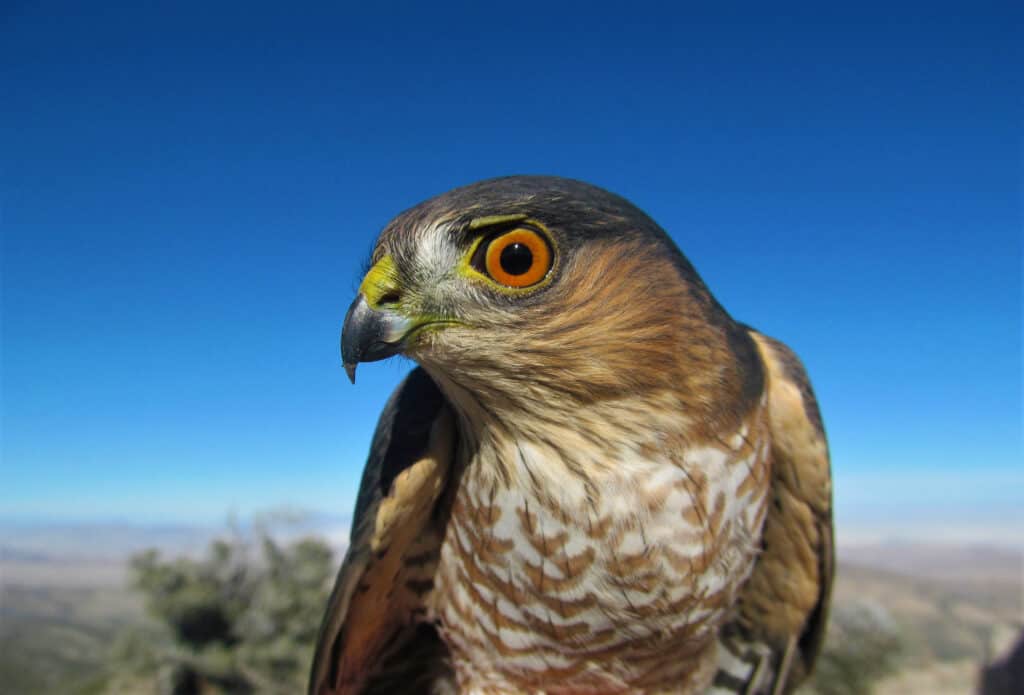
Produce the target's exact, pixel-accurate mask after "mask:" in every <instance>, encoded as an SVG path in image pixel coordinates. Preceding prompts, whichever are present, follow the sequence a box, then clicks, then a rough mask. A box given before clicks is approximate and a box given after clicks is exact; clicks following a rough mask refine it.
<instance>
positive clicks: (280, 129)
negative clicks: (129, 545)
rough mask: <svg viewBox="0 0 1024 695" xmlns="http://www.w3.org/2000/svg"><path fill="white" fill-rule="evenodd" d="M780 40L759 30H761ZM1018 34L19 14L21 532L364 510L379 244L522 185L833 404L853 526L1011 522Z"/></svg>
mask: <svg viewBox="0 0 1024 695" xmlns="http://www.w3.org/2000/svg"><path fill="white" fill-rule="evenodd" d="M758 12H760V10H759V11H758ZM1022 28H1024V26H1022V11H1021V9H1020V6H1019V4H1017V3H1001V4H993V3H973V4H971V5H970V6H969V7H968V6H967V5H966V4H963V5H961V6H960V7H959V8H954V7H952V6H943V5H929V6H928V9H927V10H925V9H923V6H922V9H917V8H912V7H909V6H908V7H907V8H906V9H903V10H900V9H894V8H893V7H892V6H888V5H887V6H885V7H883V6H882V5H878V6H871V5H859V6H858V7H857V8H855V9H854V8H846V9H839V8H834V7H833V8H829V11H828V14H827V16H826V15H825V14H824V13H819V12H815V11H812V10H810V9H804V8H801V7H799V6H790V7H788V8H786V9H777V10H776V11H775V12H772V13H767V11H765V14H758V15H753V14H751V11H750V10H749V9H741V8H739V7H731V8H727V7H725V6H722V7H720V8H717V9H713V10H712V9H709V8H706V7H705V8H702V9H696V8H687V7H685V6H683V4H667V3H666V4H664V5H660V6H658V5H646V4H642V3H640V4H638V3H631V4H629V5H628V6H624V5H621V4H619V5H617V6H616V7H615V8H614V9H612V8H609V9H601V8H599V7H597V6H593V7H592V8H591V9H584V8H583V6H582V5H580V6H578V7H576V8H574V9H570V8H568V7H564V8H563V7H560V6H559V5H558V4H557V3H544V4H536V5H533V4H530V3H516V4H515V5H514V6H509V7H507V8H500V7H497V6H495V7H488V8H484V7H483V4H482V3H465V4H451V5H447V6H446V7H444V8H440V7H435V6H434V4H433V3H420V4H412V3H409V4H401V3H395V4H390V5H388V6H387V8H386V9H379V10H373V9H369V8H366V7H350V6H346V5H344V4H342V3H324V4H309V5H291V6H288V7H287V8H286V7H285V6H283V5H281V4H279V3H275V4H261V3H255V4H253V3H245V4H241V3H240V4H236V5H231V4H230V3H193V2H181V3H127V2H126V3H87V4H85V5H83V4H81V3H70V2H21V3H14V4H13V5H11V4H5V9H4V10H0V83H2V84H3V85H4V97H3V103H4V106H3V108H2V109H0V225H2V233H3V315H2V320H3V324H2V348H3V353H2V365H3V373H2V378H3V382H2V388H3V404H2V405H3V444H2V446H3V462H2V470H0V489H2V490H3V492H2V494H0V517H4V518H20V519H26V518H30V519H62V520H64V519H111V518H119V519H131V520H147V521H150V520H161V521H164V520H169V521H209V520H216V519H219V518H223V516H224V514H225V513H226V511H227V510H229V509H230V510H235V511H238V512H240V513H243V514H245V513H249V512H251V511H254V510H259V509H265V508H267V507H271V506H276V505H281V504H285V505H290V506H293V507H299V508H308V509H313V510H317V511H321V512H328V513H337V514H345V513H347V512H348V511H349V509H350V506H351V503H352V499H353V497H354V493H355V489H356V486H357V485H358V476H359V472H360V470H361V468H362V463H363V457H364V455H365V451H366V448H367V446H368V441H369V437H370V433H371V431H372V428H373V425H374V422H375V419H376V415H377V413H378V412H379V410H380V408H381V406H382V405H383V403H384V401H385V400H386V398H387V395H388V393H389V391H390V389H391V388H392V387H393V386H394V385H395V384H396V383H397V381H398V380H399V379H400V378H401V377H402V375H403V374H404V373H405V371H407V369H408V368H409V364H408V363H407V362H400V361H396V360H393V361H390V362H387V363H383V364H378V365H367V366H365V367H363V368H361V369H360V381H359V384H358V386H355V387H352V386H350V385H349V384H348V382H347V381H346V379H345V376H344V373H343V371H342V369H341V365H340V357H339V354H338V333H339V330H340V326H341V320H342V318H343V316H344V312H345V309H346V308H347V306H348V304H349V302H350V301H351V298H352V295H353V290H354V288H355V286H356V285H357V284H358V278H357V273H358V272H359V270H360V268H361V266H362V263H363V260H364V258H365V256H366V254H367V253H368V251H369V249H370V248H371V245H372V242H373V240H374V238H375V237H376V234H377V232H378V231H379V230H380V229H381V227H382V226H383V225H384V224H385V223H386V222H387V221H388V220H389V219H390V218H391V217H392V216H394V215H395V214H397V213H398V212H399V211H401V210H403V209H404V208H407V207H409V206H411V205H413V204H415V203H416V202H418V201H420V200H422V199H424V198H426V197H428V196H431V195H434V194H436V193H440V192H442V191H444V190H446V189H448V188H451V187H453V186H456V185H459V184H465V183H469V182H471V181H474V180H477V179H481V178H487V177H490V176H497V175H503V174H510V173H550V174H560V175H564V176H572V177H576V178H581V179H585V180H588V181H591V182H593V183H596V184H599V185H602V186H604V187H606V188H609V189H611V190H614V191H616V192H619V193H621V194H623V195H625V196H627V197H628V198H630V199H632V200H633V201H634V202H635V203H637V204H638V205H639V206H640V207H642V208H644V209H645V210H646V211H648V212H649V213H650V214H651V215H652V216H653V217H654V218H655V219H656V220H658V221H659V222H660V223H661V224H662V226H664V227H665V228H666V229H667V230H668V231H669V233H670V234H672V236H673V237H674V238H675V239H676V240H677V242H678V243H679V244H680V247H681V248H682V249H683V251H684V252H685V253H686V254H687V255H688V256H689V258H690V259H691V260H692V261H693V263H694V264H695V265H696V267H697V268H698V270H699V271H700V272H701V274H702V275H703V276H704V278H705V280H706V281H707V282H708V284H709V286H710V287H711V288H712V291H713V292H715V294H716V295H717V296H718V298H719V299H720V301H721V302H722V303H723V304H724V305H725V306H726V308H727V309H728V310H729V311H730V312H731V313H732V314H733V316H735V317H736V318H738V319H740V320H743V321H745V322H748V323H751V324H753V325H755V326H757V327H759V328H760V329H762V330H764V331H766V332H768V333H771V334H773V335H775V336H777V337H779V338H781V339H783V340H784V341H786V342H788V343H789V344H790V345H791V346H793V347H794V348H795V349H796V350H797V351H798V352H799V354H800V355H801V356H802V357H803V359H804V361H805V362H806V364H807V366H808V369H809V370H810V373H811V375H812V378H813V380H814V383H815V386H816V389H817V391H818V395H819V399H820V401H821V404H822V409H823V412H824V416H825V421H826V426H827V428H828V431H829V435H830V439H831V444H832V448H833V465H834V468H835V471H836V480H837V482H836V496H837V508H838V515H839V522H840V523H848V524H850V525H851V526H855V525H857V524H861V525H870V524H876V525H877V524H881V525H882V526H883V527H884V526H885V525H887V524H892V525H894V526H895V525H898V524H900V523H911V522H913V523H917V524H921V525H925V526H927V525H929V524H932V523H933V521H935V520H944V521H949V520H950V519H955V520H957V521H958V522H959V521H962V522H963V523H965V524H970V523H977V524H981V525H985V524H987V525H989V526H992V527H1000V526H1005V525H1006V524H1007V523H1009V519H1010V518H1011V517H1015V518H1016V519H1017V522H1018V523H1019V522H1020V515H1019V509H1020V508H1021V507H1022V504H1021V502H1022V498H1024V474H1022V466H1021V461H1022V450H1021V389H1022V374H1021V335H1022V327H1021V299H1022V288H1021V260H1022V247H1021V192H1022V188H1021V124H1022V115H1024V108H1022V97H1021V95H1022V94H1024V84H1022V82H1024V80H1022V75H1024V70H1022V67H1024V66H1022V51H1021V48H1020V42H1019V37H1020V36H1021V30H1022Z"/></svg>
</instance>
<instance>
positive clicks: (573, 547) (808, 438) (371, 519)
mask: <svg viewBox="0 0 1024 695" xmlns="http://www.w3.org/2000/svg"><path fill="white" fill-rule="evenodd" d="M341 352H342V358H343V362H344V365H345V369H346V370H347V371H348V374H349V377H350V378H351V379H352V380H353V381H354V380H355V368H356V365H357V364H358V363H359V362H369V361H374V360H379V359H383V358H385V357H388V356H391V355H395V354H404V355H406V356H408V357H410V358H412V359H413V360H415V361H416V362H417V363H418V366H417V367H416V368H415V369H414V370H413V371H412V372H411V373H410V374H409V375H408V377H407V378H406V379H405V381H404V382H403V383H402V384H401V385H400V386H399V387H398V389H397V390H396V391H395V393H394V395H393V396H392V397H391V400H390V401H389V402H388V404H387V407H386V408H385V409H384V412H383V413H382V415H381V417H380V421H379V424H378V426H377V430H376V432H375V433H374V436H373V441H372V444H371V446H370V454H369V460H368V462H367V464H366V468H365V471H364V473H363V478H362V484H361V487H360V491H359V495H358V499H357V501H356V506H355V513H354V517H353V523H352V531H351V543H350V546H349V549H348V552H347V554H346V556H345V559H344V561H343V563H342V566H341V569H340V571H339V574H338V578H337V582H336V584H335V587H334V591H333V593H332V595H331V598H330V601H329V604H328V607H327V612H326V615H325V618H324V622H323V625H322V628H321V632H320V637H319V643H318V645H317V649H316V654H315V657H314V662H313V668H312V675H311V680H310V686H309V692H310V693H311V695H342V694H344V695H349V694H355V693H360V694H361V693H395V692H416V693H420V692H433V693H503V694H504V693H547V694H548V695H569V694H570V693H571V694H582V693H704V692H713V693H781V692H789V691H791V690H792V689H793V688H795V687H796V685H797V684H799V683H800V682H801V680H803V679H804V677H805V676H806V675H807V674H808V673H809V672H810V670H811V668H812V665H813V663H814V660H815V657H816V655H817V653H818V651H819V649H820V647H821V642H822V637H823V633H824V627H825V621H826V616H827V612H828V605H829V595H830V587H831V583H832V573H833V569H832V568H833V550H832V521H831V517H832V513H831V498H832V495H831V477H830V471H829V457H828V447H827V443H826V440H825V434H824V430H823V427H822V422H821V417H820V415H819V411H818V405H817V403H816V401H815V397H814V395H813V392H812V391H811V387H810V384H809V382H808V379H807V376H806V374H805V372H804V369H803V367H802V366H801V363H800V361H799V360H798V359H797V357H796V356H795V355H794V354H793V352H791V351H790V350H789V349H788V348H787V347H786V346H785V345H783V344H782V343H780V342H778V341H776V340H773V339H772V338H769V337H767V336H765V335H762V334H761V333H758V332H757V331H755V330H753V329H752V328H750V327H748V326H745V325H743V324H741V323H738V322H736V321H734V320H733V319H732V318H731V317H730V316H729V314H728V313H726V311H725V309H723V308H722V306H721V305H720V304H719V303H718V302H717V301H716V300H715V298H714V297H713V296H712V295H711V293H710V291H709V290H708V288H707V287H706V286H705V284H704V283H703V281H702V280H701V279H700V277H699V276H698V275H697V273H696V271H695V270H694V268H693V266H692V265H691V264H690V263H689V262H688V261H687V259H686V258H685V257H684V256H683V254H682V253H681V252H680V251H679V249H678V248H677V247H676V245H675V244H674V243H673V242H672V240H671V239H670V238H669V236H668V235H667V234H666V233H665V232H664V231H663V230H662V229H661V228H660V227H659V226H658V225H657V224H656V223H655V222H654V221H653V220H652V219H651V218H650V217H648V216H647V215H646V214H644V213H643V212H642V211H641V210H639V209H638V208H636V207H635V206H634V205H632V204H631V203H629V202H628V201H626V200H625V199H623V198H621V197H619V196H617V195H614V194H612V193H609V192H607V191H605V190H602V189H600V188H597V187H595V186H592V185H589V184H586V183H583V182H580V181H574V180H568V179H562V178H555V177H541V176H513V177H505V178H499V179H493V180H488V181H482V182H479V183H476V184H473V185H470V186H466V187H463V188H458V189H455V190H453V191H450V192H448V193H445V194H443V195H440V196H438V197H436V198H433V199H430V200H428V201H426V202H424V203H421V204H420V205H418V206H416V207H414V208H412V209H410V210H407V211H406V212H403V213H402V214H400V215H399V216H398V217H397V218H395V219H394V220H393V221H392V222H391V223H390V224H388V226H387V227H386V228H385V229H384V231H383V232H382V233H381V235H380V238H379V239H378V241H377V244H376V247H375V249H374V251H373V254H372V257H371V262H370V269H369V271H368V272H367V273H366V276H365V278H364V280H363V281H362V285H361V286H360V288H359V293H358V296H357V297H356V299H355V301H354V302H353V304H352V306H351V308H350V309H349V311H348V315H347V316H346V318H345V324H344V328H343V331H342V338H341Z"/></svg>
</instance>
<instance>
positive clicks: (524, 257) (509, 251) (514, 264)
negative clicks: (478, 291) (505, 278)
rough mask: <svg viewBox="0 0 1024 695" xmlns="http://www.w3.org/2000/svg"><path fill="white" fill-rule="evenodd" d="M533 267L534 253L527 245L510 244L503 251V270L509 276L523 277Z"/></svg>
mask: <svg viewBox="0 0 1024 695" xmlns="http://www.w3.org/2000/svg"><path fill="white" fill-rule="evenodd" d="M532 265H533V251H531V250H530V247H528V246H527V245H526V244H520V243H518V242H516V243H514V244H509V245H508V246H506V247H505V248H503V249H502V250H501V269H502V270H504V271H505V272H506V273H508V274H509V275H522V274H523V273H525V272H526V271H527V270H529V269H530V266H532Z"/></svg>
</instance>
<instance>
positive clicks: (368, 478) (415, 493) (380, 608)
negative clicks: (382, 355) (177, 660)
mask: <svg viewBox="0 0 1024 695" xmlns="http://www.w3.org/2000/svg"><path fill="white" fill-rule="evenodd" d="M454 447H455V430H454V425H453V419H452V415H451V411H450V409H449V407H448V405H447V403H446V401H445V400H444V397H443V396H442V395H441V392H440V390H439V389H438V388H437V386H436V385H435V384H434V382H433V381H432V380H431V379H430V377H429V376H428V375H427V373H426V372H425V371H423V369H422V368H416V369H415V370H413V371H412V372H411V373H410V374H409V376H408V377H407V378H406V379H405V381H404V382H402V384H401V385H400V386H399V387H398V388H397V389H396V390H395V393H394V394H393V395H392V396H391V399H390V400H389V401H388V404H387V406H385V408H384V411H383V413H382V414H381V417H380V421H379V422H378V424H377V430H376V432H375V433H374V435H373V443H372V444H371V446H370V455H369V458H368V460H367V463H366V468H365V470H364V471H363V478H362V482H361V484H360V488H359V495H358V498H357V500H356V509H355V515H354V516H353V519H352V532H351V541H350V544H349V548H348V551H347V553H346V554H345V559H344V561H343V562H342V565H341V569H340V570H339V571H338V577H337V580H336V581H335V585H334V590H333V591H332V593H331V597H330V600H329V602H328V605H327V612H326V613H325V615H324V621H323V624H322V625H321V628H320V636H319V639H318V642H317V647H316V653H315V655H314V657H313V666H312V672H311V675H310V682H309V694H310V695H342V694H344V695H350V694H354V693H362V692H365V691H366V689H367V688H368V687H369V684H370V683H371V682H372V681H373V680H374V679H376V678H379V675H380V671H381V670H382V668H384V666H385V662H387V661H394V658H393V657H394V655H395V651H396V649H399V648H403V653H408V654H416V653H418V652H419V651H422V650H418V649H417V648H416V646H415V645H413V646H412V647H410V648H406V647H408V645H407V643H408V642H409V640H410V639H413V638H414V637H415V636H417V635H418V634H419V633H418V631H417V630H416V625H415V622H416V617H417V616H418V615H419V614H420V613H422V610H423V605H422V601H423V596H424V594H425V593H426V592H427V591H429V587H430V585H431V583H432V579H433V571H434V566H435V564H436V557H437V554H438V552H439V549H440V543H441V537H442V533H443V529H439V528H436V522H435V520H434V515H433V512H434V508H435V506H436V504H437V501H438V499H439V497H440V494H441V491H442V490H443V489H444V486H445V484H446V482H447V481H448V477H449V476H448V474H449V471H450V469H451V462H452V459H453V452H454ZM388 668H392V665H391V664H388Z"/></svg>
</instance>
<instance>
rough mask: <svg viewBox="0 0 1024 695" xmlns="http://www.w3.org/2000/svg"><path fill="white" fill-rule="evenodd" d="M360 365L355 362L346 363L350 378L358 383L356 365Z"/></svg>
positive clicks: (346, 370)
mask: <svg viewBox="0 0 1024 695" xmlns="http://www.w3.org/2000/svg"><path fill="white" fill-rule="evenodd" d="M357 366H358V365H357V364H356V363H354V362H346V363H345V373H346V374H348V380H349V381H351V382H352V383H353V384H354V383H356V367H357Z"/></svg>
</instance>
